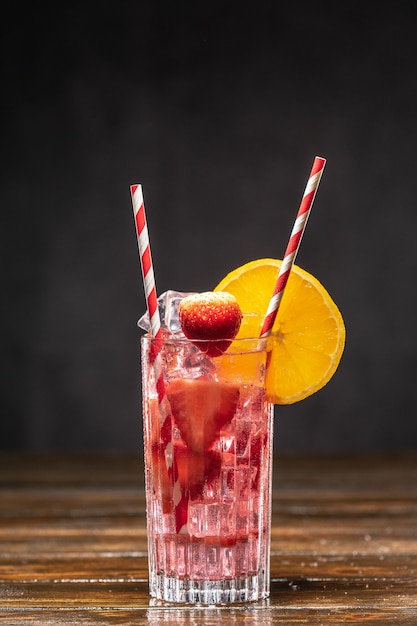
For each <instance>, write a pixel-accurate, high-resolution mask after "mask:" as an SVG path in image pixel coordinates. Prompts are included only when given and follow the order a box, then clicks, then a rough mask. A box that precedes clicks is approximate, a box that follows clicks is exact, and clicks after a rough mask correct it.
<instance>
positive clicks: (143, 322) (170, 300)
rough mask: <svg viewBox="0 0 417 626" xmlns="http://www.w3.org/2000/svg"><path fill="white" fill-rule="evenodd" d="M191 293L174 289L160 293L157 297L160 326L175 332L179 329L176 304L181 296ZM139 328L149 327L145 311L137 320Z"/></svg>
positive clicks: (147, 315)
mask: <svg viewBox="0 0 417 626" xmlns="http://www.w3.org/2000/svg"><path fill="white" fill-rule="evenodd" d="M190 295H192V293H191V292H190V293H186V292H185V293H184V292H182V291H174V290H173V289H169V290H168V291H165V292H164V293H162V294H161V295H160V296H159V298H158V309H159V315H160V317H161V326H162V328H166V329H168V330H169V331H171V332H172V333H177V332H179V331H180V330H181V326H180V322H179V320H178V305H179V303H180V302H181V300H182V299H183V298H185V297H186V296H190ZM138 326H139V328H142V329H143V330H146V332H148V330H149V329H150V323H149V314H148V312H146V313H145V314H144V315H142V317H141V318H140V319H139V321H138Z"/></svg>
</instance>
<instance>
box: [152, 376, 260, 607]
mask: <svg viewBox="0 0 417 626" xmlns="http://www.w3.org/2000/svg"><path fill="white" fill-rule="evenodd" d="M215 384H216V382H215V381H213V382H212V385H215ZM238 389H239V399H238V403H237V406H236V409H235V411H234V413H233V417H232V418H231V420H230V421H228V422H227V423H226V424H224V425H223V426H222V427H221V429H220V431H219V432H218V433H217V436H216V438H215V439H214V441H213V442H212V443H211V445H210V446H209V448H207V449H205V450H204V451H203V453H200V451H198V452H196V451H195V450H193V449H191V448H190V445H187V437H189V435H188V436H187V433H185V436H184V437H182V436H181V432H180V429H179V427H178V424H177V423H176V422H175V417H173V418H172V421H171V422H170V425H171V430H170V437H171V439H170V441H167V434H166V429H164V430H163V431H162V432H161V429H160V421H159V412H158V401H157V399H156V397H155V396H154V397H151V398H148V399H147V400H146V399H145V402H144V413H145V415H144V417H145V462H146V490H147V494H146V495H147V516H148V543H149V569H150V589H151V595H153V596H155V597H157V598H161V599H168V600H175V601H178V602H181V601H190V602H194V601H200V602H222V601H225V602H230V601H244V600H257V599H259V598H263V597H266V596H267V595H268V593H269V546H270V540H269V536H270V505H271V449H272V441H271V438H272V407H271V405H270V404H269V403H268V402H267V401H266V399H265V392H264V389H263V388H262V387H259V386H252V385H240V386H239V387H238ZM203 405H204V403H203ZM190 424H191V425H192V424H193V417H192V418H191V419H190ZM168 467H171V468H173V467H175V471H174V472H172V470H170V471H169V470H168ZM161 589H162V591H161Z"/></svg>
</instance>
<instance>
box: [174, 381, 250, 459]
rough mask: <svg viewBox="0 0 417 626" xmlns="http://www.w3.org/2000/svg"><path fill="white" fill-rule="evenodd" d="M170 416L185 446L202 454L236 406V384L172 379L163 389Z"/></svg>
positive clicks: (237, 388)
mask: <svg viewBox="0 0 417 626" xmlns="http://www.w3.org/2000/svg"><path fill="white" fill-rule="evenodd" d="M166 393H167V397H168V400H169V404H170V407H171V411H172V416H173V418H174V421H175V423H176V424H177V426H178V429H179V431H180V433H181V437H182V439H183V441H184V442H185V443H186V445H187V447H188V448H189V449H190V450H191V451H193V452H195V453H196V454H204V453H205V452H206V451H207V450H208V449H209V448H210V446H211V445H212V444H213V442H214V441H215V440H216V439H218V437H219V436H220V431H221V430H222V428H223V427H224V426H225V425H226V424H228V423H229V422H230V421H231V420H232V418H233V416H234V414H235V412H236V408H237V403H238V401H239V387H238V386H237V385H233V384H231V383H219V382H216V381H212V380H203V379H196V380H190V379H181V378H176V379H174V380H172V381H171V382H170V383H169V384H168V386H167V389H166Z"/></svg>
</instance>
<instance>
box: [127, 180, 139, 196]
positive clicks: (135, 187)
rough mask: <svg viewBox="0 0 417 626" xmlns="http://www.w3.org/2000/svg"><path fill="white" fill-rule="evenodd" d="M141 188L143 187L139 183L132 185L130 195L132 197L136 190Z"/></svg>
mask: <svg viewBox="0 0 417 626" xmlns="http://www.w3.org/2000/svg"><path fill="white" fill-rule="evenodd" d="M141 187H142V185H140V184H139V183H135V184H134V185H130V193H131V194H132V196H133V194H134V193H135V192H136V190H137V189H138V188H141Z"/></svg>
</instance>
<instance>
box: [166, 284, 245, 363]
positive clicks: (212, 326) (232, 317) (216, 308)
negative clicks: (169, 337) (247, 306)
mask: <svg viewBox="0 0 417 626" xmlns="http://www.w3.org/2000/svg"><path fill="white" fill-rule="evenodd" d="M178 314H179V320H180V324H181V328H182V331H183V333H184V335H185V336H186V337H187V338H188V339H190V341H192V342H193V344H194V345H196V346H197V347H198V348H199V349H200V350H201V351H202V352H205V353H206V354H207V355H208V356H220V355H221V354H223V352H224V351H225V350H227V348H228V347H229V346H230V344H231V343H232V340H233V339H234V338H235V337H236V335H237V333H238V331H239V328H240V323H241V321H242V311H241V310H240V307H239V305H238V303H237V300H236V298H235V297H234V296H232V295H231V294H230V293H227V292H225V291H217V292H212V291H206V292H204V293H197V294H193V295H191V296H187V297H186V298H184V299H183V300H181V302H180V304H179V308H178ZM208 340H209V341H208Z"/></svg>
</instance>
